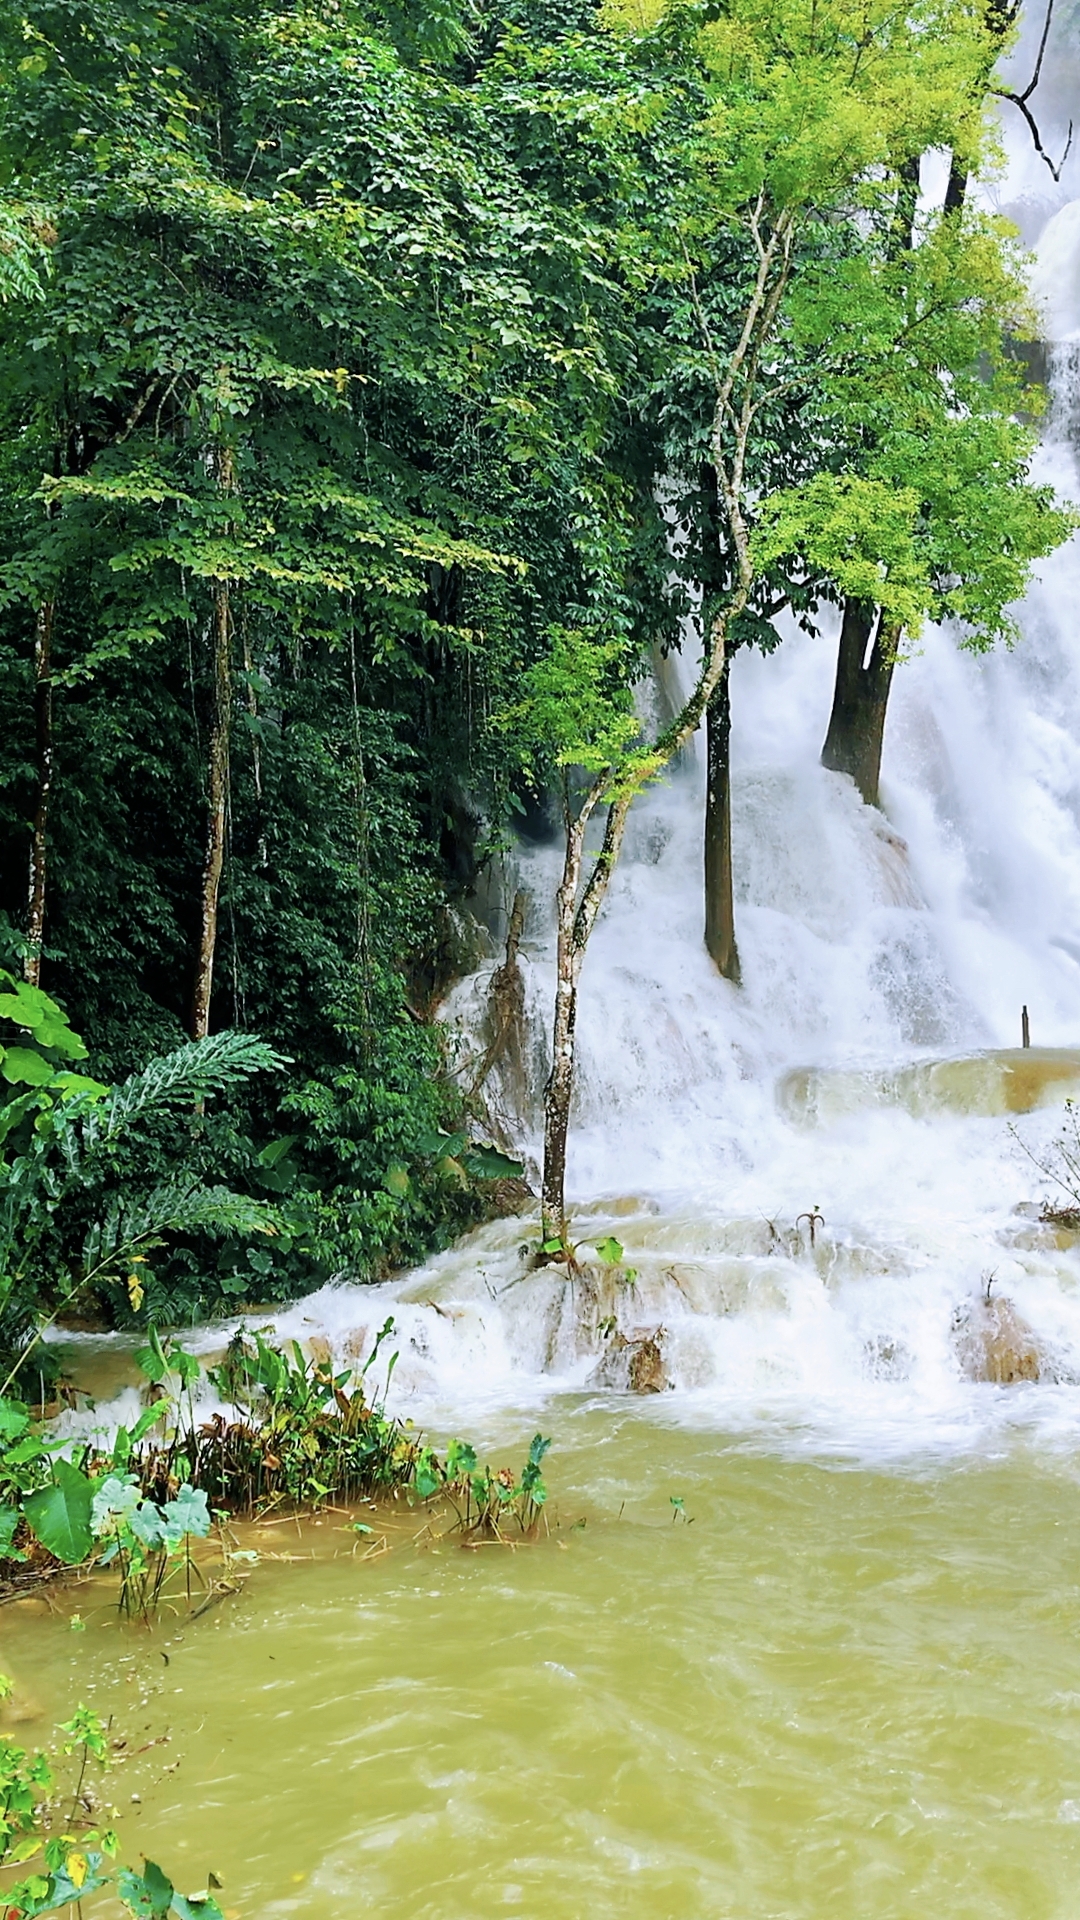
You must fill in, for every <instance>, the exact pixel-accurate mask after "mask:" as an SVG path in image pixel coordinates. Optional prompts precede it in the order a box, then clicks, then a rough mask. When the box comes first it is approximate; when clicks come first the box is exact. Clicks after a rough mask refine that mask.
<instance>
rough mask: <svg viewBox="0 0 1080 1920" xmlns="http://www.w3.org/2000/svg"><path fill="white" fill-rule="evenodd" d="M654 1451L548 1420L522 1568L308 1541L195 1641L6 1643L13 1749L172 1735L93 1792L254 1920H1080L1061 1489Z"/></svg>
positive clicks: (589, 1413) (945, 1469)
mask: <svg viewBox="0 0 1080 1920" xmlns="http://www.w3.org/2000/svg"><path fill="white" fill-rule="evenodd" d="M669 1420H670V1414H669V1412H668V1411H667V1410H665V1409H664V1408H663V1407H660V1406H656V1407H652V1408H649V1409H648V1410H645V1411H642V1410H641V1409H640V1408H639V1407H637V1406H634V1407H630V1406H628V1405H627V1404H626V1403H622V1402H615V1403H614V1404H612V1405H610V1406H608V1407H606V1408H602V1409H601V1408H597V1407H596V1405H595V1403H592V1404H591V1405H590V1404H583V1403H579V1402H574V1401H565V1402H561V1403H556V1404H555V1405H554V1406H551V1407H549V1408H548V1410H547V1413H546V1416H545V1420H544V1427H545V1431H549V1432H554V1433H555V1434H556V1435H557V1436H558V1444H557V1447H556V1450H555V1451H554V1452H553V1454H552V1456H551V1476H550V1477H551V1481H552V1486H553V1494H554V1497H555V1498H556V1501H557V1506H558V1510H559V1519H560V1522H561V1525H560V1528H559V1530H558V1531H557V1533H555V1534H554V1535H553V1537H552V1538H551V1539H549V1540H548V1541H546V1542H544V1543H542V1544H540V1545H539V1546H537V1547H534V1548H531V1549H524V1550H521V1551H518V1552H516V1553H510V1552H505V1551H501V1550H499V1549H497V1548H496V1549H488V1550H484V1551H480V1552H475V1553H469V1552H463V1551H461V1550H460V1549H459V1548H457V1547H455V1546H454V1545H452V1544H444V1545H442V1546H441V1547H439V1549H438V1550H437V1551H433V1550H430V1548H427V1549H425V1548H424V1547H423V1546H421V1547H417V1546H416V1545H414V1544H413V1542H412V1540H411V1537H410V1536H411V1531H412V1525H411V1523H409V1524H402V1525H401V1526H399V1527H397V1528H395V1530H394V1533H393V1540H394V1542H395V1544H394V1546H393V1550H392V1551H391V1552H389V1553H387V1554H386V1555H385V1556H384V1557H382V1558H377V1559H368V1560H363V1559H361V1558H359V1557H358V1556H351V1555H350V1553H349V1536H348V1535H346V1534H345V1533H344V1532H342V1533H340V1534H335V1533H334V1531H333V1526H334V1522H335V1519H337V1523H338V1524H339V1525H341V1526H344V1525H345V1521H344V1519H342V1518H341V1517H339V1516H330V1518H329V1520H328V1521H327V1522H325V1523H324V1526H323V1527H322V1528H321V1529H313V1530H311V1531H309V1532H308V1533H307V1534H306V1535H305V1536H304V1537H303V1538H302V1539H301V1538H298V1537H297V1535H296V1533H295V1532H294V1531H293V1530H292V1529H290V1528H288V1527H285V1528H278V1529H271V1530H267V1531H266V1532H265V1533H264V1535H263V1544H264V1545H267V1546H269V1547H270V1548H271V1549H272V1550H274V1551H277V1552H283V1553H284V1552H296V1553H298V1554H309V1553H315V1554H316V1556H317V1557H316V1559H315V1561H314V1562H312V1561H311V1560H310V1559H309V1560H307V1561H304V1560H299V1561H296V1562H291V1563H290V1562H286V1561H281V1560H278V1561H264V1562H263V1564H262V1565H261V1566H260V1567H259V1568H258V1569H257V1570H256V1571H255V1573H254V1575H253V1576H252V1578H251V1581H250V1584H249V1586H248V1588H247V1591H246V1593H245V1594H244V1595H243V1596H242V1597H241V1598H239V1599H237V1600H234V1601H230V1602H226V1603H225V1604H224V1605H222V1606H221V1607H220V1608H219V1609H216V1610H215V1611H213V1612H211V1613H210V1614H208V1615H207V1616H206V1617H205V1618H204V1619H202V1620H200V1621H198V1622H196V1623H195V1624H194V1625H187V1626H186V1627H181V1626H177V1625H170V1626H167V1627H166V1628H164V1629H162V1630H161V1631H159V1632H156V1633H154V1634H150V1635H147V1634H145V1633H139V1632H137V1631H133V1630H131V1629H120V1628H118V1627H117V1625H116V1623H115V1620H114V1619H113V1617H112V1616H111V1614H108V1613H106V1612H105V1611H104V1609H103V1607H102V1605H101V1601H102V1599H103V1596H104V1593H105V1588H104V1587H103V1586H102V1587H94V1588H93V1589H91V1590H89V1591H87V1590H84V1591H83V1593H82V1594H81V1596H80V1597H79V1601H78V1604H79V1605H80V1607H81V1611H82V1613H83V1616H84V1618H85V1619H86V1621H87V1628H86V1631H85V1632H84V1633H82V1634H73V1633H72V1632H71V1631H70V1629H69V1627H68V1624H67V1621H66V1619H65V1618H64V1617H63V1616H62V1615H61V1614H53V1613H50V1612H48V1611H47V1610H46V1607H45V1604H44V1602H42V1601H40V1600H39V1601H35V1602H32V1603H28V1604H24V1605H22V1606H19V1607H15V1608H10V1607H9V1608H7V1609H5V1610H4V1611H3V1613H0V1654H2V1659H3V1663H4V1665H5V1666H6V1667H7V1668H8V1669H9V1670H10V1671H11V1672H12V1673H13V1674H14V1676H15V1678H16V1681H17V1683H18V1693H17V1695H16V1700H15V1703H14V1707H15V1711H16V1712H19V1713H21V1714H22V1715H23V1716H26V1715H29V1716H30V1717H23V1718H22V1719H21V1720H20V1723H19V1732H20V1735H21V1736H22V1737H24V1738H26V1739H27V1740H33V1739H35V1738H43V1737H45V1736H46V1735H47V1734H48V1732H49V1730H50V1728H51V1726H52V1725H53V1723H54V1722H55V1721H56V1720H57V1719H58V1718H59V1717H61V1715H62V1714H65V1713H66V1712H68V1711H70V1708H71V1706H72V1705H73V1703H74V1700H75V1697H76V1696H77V1695H81V1696H83V1697H85V1698H86V1699H87V1700H88V1702H90V1703H92V1704H93V1705H94V1706H95V1707H97V1709H98V1710H99V1711H100V1712H102V1713H105V1714H109V1713H111V1714H113V1715H114V1726H113V1731H114V1734H115V1735H117V1737H123V1738H127V1740H128V1741H129V1747H130V1748H138V1747H141V1746H144V1745H145V1743H147V1742H150V1741H152V1740H153V1741H156V1740H159V1739H160V1737H161V1736H162V1735H165V1734H167V1735H168V1740H167V1742H163V1743H162V1744H159V1745H154V1746H147V1747H146V1750H145V1751H143V1752H141V1753H135V1754H134V1756H133V1757H132V1758H131V1759H129V1760H128V1761H126V1762H125V1763H123V1764H121V1765H118V1766H117V1767H116V1768H115V1769H114V1771H113V1773H112V1774H111V1776H110V1777H109V1781H108V1783H107V1786H106V1789H105V1791H106V1795H107V1797H110V1798H112V1799H113V1800H115V1802H116V1804H117V1806H118V1807H119V1809H120V1814H121V1819H120V1827H121V1832H122V1837H123V1842H124V1846H125V1850H126V1851H127V1852H128V1853H129V1854H130V1855H135V1854H137V1853H138V1852H140V1851H143V1850H145V1851H147V1852H148V1853H149V1854H150V1855H151V1857H155V1858H158V1859H160V1860H161V1861H162V1862H163V1863H164V1864H166V1865H167V1866H168V1867H169V1868H175V1870H176V1871H175V1878H176V1879H177V1881H178V1883H179V1884H180V1885H181V1886H185V1885H190V1886H191V1888H193V1889H194V1888H196V1887H199V1886H205V1884H206V1879H207V1872H208V1870H209V1869H213V1870H214V1871H215V1872H216V1873H217V1874H218V1875H219V1877H220V1878H221V1880H222V1881H223V1883H224V1889H223V1892H222V1894H221V1895H220V1898H221V1899H222V1901H223V1903H224V1904H225V1906H226V1908H227V1909H228V1911H229V1913H230V1914H231V1915H232V1914H235V1915H238V1916H242V1920H255V1916H267V1915H286V1914H289V1915H297V1916H305V1917H306V1916H311V1920H314V1917H315V1916H319V1920H345V1916H353V1915H364V1914H371V1915H378V1916H380V1920H427V1917H428V1916H430V1917H431V1920H487V1916H505V1915H508V1914H515V1913H516V1914H520V1915H528V1916H542V1917H543V1920H582V1916H586V1915H587V1916H590V1917H592V1916H601V1915H602V1916H605V1917H606V1916H616V1915H626V1916H633V1917H634V1920H698V1917H699V1916H700V1920H718V1917H719V1916H731V1917H732V1920H766V1917H768V1920H772V1917H773V1916H777V1917H778V1920H796V1917H797V1916H798V1917H799V1920H802V1916H806V1920H811V1917H812V1920H825V1917H826V1916H828V1920H893V1917H894V1916H895V1917H896V1920H900V1916H903V1920H931V1917H932V1920H962V1917H963V1920H967V1916H971V1917H972V1920H975V1917H976V1916H978V1920H992V1917H993V1916H1008V1917H1009V1920H1051V1916H1053V1917H1054V1920H1072V1916H1074V1915H1075V1913H1076V1911H1077V1907H1078V1903H1080V1893H1078V1891H1077V1888H1078V1881H1080V1871H1078V1870H1080V1472H1078V1470H1077V1462H1076V1461H1075V1460H1073V1459H1071V1458H1068V1457H1064V1456H1062V1457H1059V1458H1057V1459H1047V1458H1045V1457H1044V1458H1042V1459H1041V1460H1040V1459H1039V1458H1038V1457H1037V1456H1036V1455H1034V1454H1033V1453H1030V1452H1027V1451H1025V1450H1024V1443H1023V1442H1022V1441H1020V1442H1016V1443H1015V1445H1014V1448H1013V1451H1012V1452H1011V1454H1010V1456H1009V1457H1002V1458H999V1459H997V1460H983V1461H974V1462H973V1461H971V1460H970V1459H968V1460H967V1461H966V1462H965V1463H963V1464H960V1465H957V1464H955V1463H954V1464H949V1465H940V1466H937V1467H934V1466H931V1465H928V1466H927V1467H926V1468H925V1470H923V1471H920V1472H913V1471H908V1472H905V1473H896V1472H878V1471H872V1470H868V1469H865V1468H852V1467H848V1466H830V1465H827V1464H821V1463H817V1462H813V1461H800V1460H798V1459H791V1458H787V1459H784V1458H780V1457H778V1456H776V1455H769V1454H762V1453H753V1452H749V1451H746V1450H744V1449H741V1448H739V1447H737V1446H735V1445H733V1444H730V1443H728V1442H726V1441H725V1439H724V1438H723V1436H722V1435H718V1434H716V1433H700V1432H698V1433H695V1432H692V1431H689V1430H687V1429H685V1428H682V1427H679V1426H677V1425H673V1424H669ZM534 1425H535V1422H534V1421H532V1420H530V1421H529V1422H527V1423H524V1422H523V1423H522V1424H521V1425H520V1426H519V1427H517V1428H511V1427H510V1426H509V1425H504V1426H503V1429H502V1433H501V1436H500V1438H501V1439H502V1441H503V1442H504V1443H505V1442H507V1440H508V1439H509V1440H512V1442H513V1445H512V1447H507V1446H504V1448H503V1451H507V1452H509V1453H510V1455H511V1457H514V1456H516V1452H517V1448H518V1443H519V1442H520V1440H521V1439H522V1437H525V1438H527V1437H528V1434H529V1433H531V1431H532V1430H533V1427H534ZM673 1495H675V1496H677V1497H679V1498H681V1499H683V1500H684V1501H685V1507H686V1512H687V1514H688V1515H690V1516H691V1517H692V1524H686V1523H684V1522H683V1521H682V1520H675V1521H674V1522H673V1520H672V1514H673V1511H674V1510H673V1508H672V1506H671V1504H670V1501H671V1497H672V1496H673ZM624 1502H625V1506H624V1507H623V1503H624ZM621 1507H623V1511H622V1515H621V1517H620V1508H621ZM579 1516H584V1517H585V1518H586V1520H587V1524H586V1526H585V1527H584V1528H583V1529H582V1528H577V1529H572V1527H571V1523H572V1522H573V1521H574V1520H575V1519H577V1518H578V1517H579ZM417 1524H419V1522H417ZM335 1551H339V1552H340V1556H341V1557H337V1558H331V1557H328V1556H329V1555H331V1554H332V1553H334V1552H335ZM163 1653H167V1654H168V1657H169V1664H168V1665H167V1666H166V1664H165V1661H164V1659H163V1658H162V1655H163ZM80 1668H81V1672H80ZM132 1793H138V1794H139V1795H140V1796H141V1803H140V1804H139V1805H138V1806H133V1805H132V1803H131V1794H132Z"/></svg>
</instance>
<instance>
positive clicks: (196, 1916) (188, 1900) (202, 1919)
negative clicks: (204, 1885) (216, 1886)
mask: <svg viewBox="0 0 1080 1920" xmlns="http://www.w3.org/2000/svg"><path fill="white" fill-rule="evenodd" d="M172 1911H173V1912H174V1913H178V1914H179V1915H180V1920H225V1917H224V1915H223V1913H222V1911H221V1908H220V1907H219V1906H218V1903H217V1901H216V1900H215V1899H214V1898H213V1897H212V1895H211V1894H209V1893H189V1894H183V1893H174V1894H173V1897H172Z"/></svg>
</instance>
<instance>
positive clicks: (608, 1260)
mask: <svg viewBox="0 0 1080 1920" xmlns="http://www.w3.org/2000/svg"><path fill="white" fill-rule="evenodd" d="M596 1252H597V1257H598V1258H599V1259H600V1260H602V1261H603V1263H604V1265H605V1267H617V1266H618V1265H619V1263H620V1261H621V1260H622V1257H623V1249H622V1242H621V1241H619V1240H616V1238H615V1235H614V1234H613V1233H609V1234H608V1237H607V1239H606V1240H598V1241H597V1243H596Z"/></svg>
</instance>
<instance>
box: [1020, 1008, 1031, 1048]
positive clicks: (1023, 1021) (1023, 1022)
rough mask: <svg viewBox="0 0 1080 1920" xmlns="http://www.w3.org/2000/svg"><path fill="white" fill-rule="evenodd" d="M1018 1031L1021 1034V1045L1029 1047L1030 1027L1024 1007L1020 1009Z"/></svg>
mask: <svg viewBox="0 0 1080 1920" xmlns="http://www.w3.org/2000/svg"><path fill="white" fill-rule="evenodd" d="M1020 1032H1021V1036H1022V1038H1021V1042H1020V1044H1021V1046H1025V1047H1030V1045H1031V1028H1030V1026H1029V1025H1028V1010H1027V1008H1026V1007H1021V1009H1020Z"/></svg>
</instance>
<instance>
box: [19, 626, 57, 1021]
mask: <svg viewBox="0 0 1080 1920" xmlns="http://www.w3.org/2000/svg"><path fill="white" fill-rule="evenodd" d="M55 616H56V602H55V600H43V601H42V603H41V605H40V606H39V608H38V610H37V618H36V621H35V624H34V738H35V753H36V758H37V801H36V804H35V807H34V824H33V828H32V830H31V835H30V889H29V901H28V905H27V914H26V937H27V941H28V943H29V944H28V946H27V952H26V959H25V961H24V962H23V972H24V974H25V975H26V978H27V980H28V981H29V983H30V985H31V986H32V987H36V986H40V984H41V948H42V942H43V940H44V935H45V871H46V861H47V858H48V846H49V842H48V827H49V801H50V799H51V796H52V778H53V685H52V634H53V621H54V619H55Z"/></svg>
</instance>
